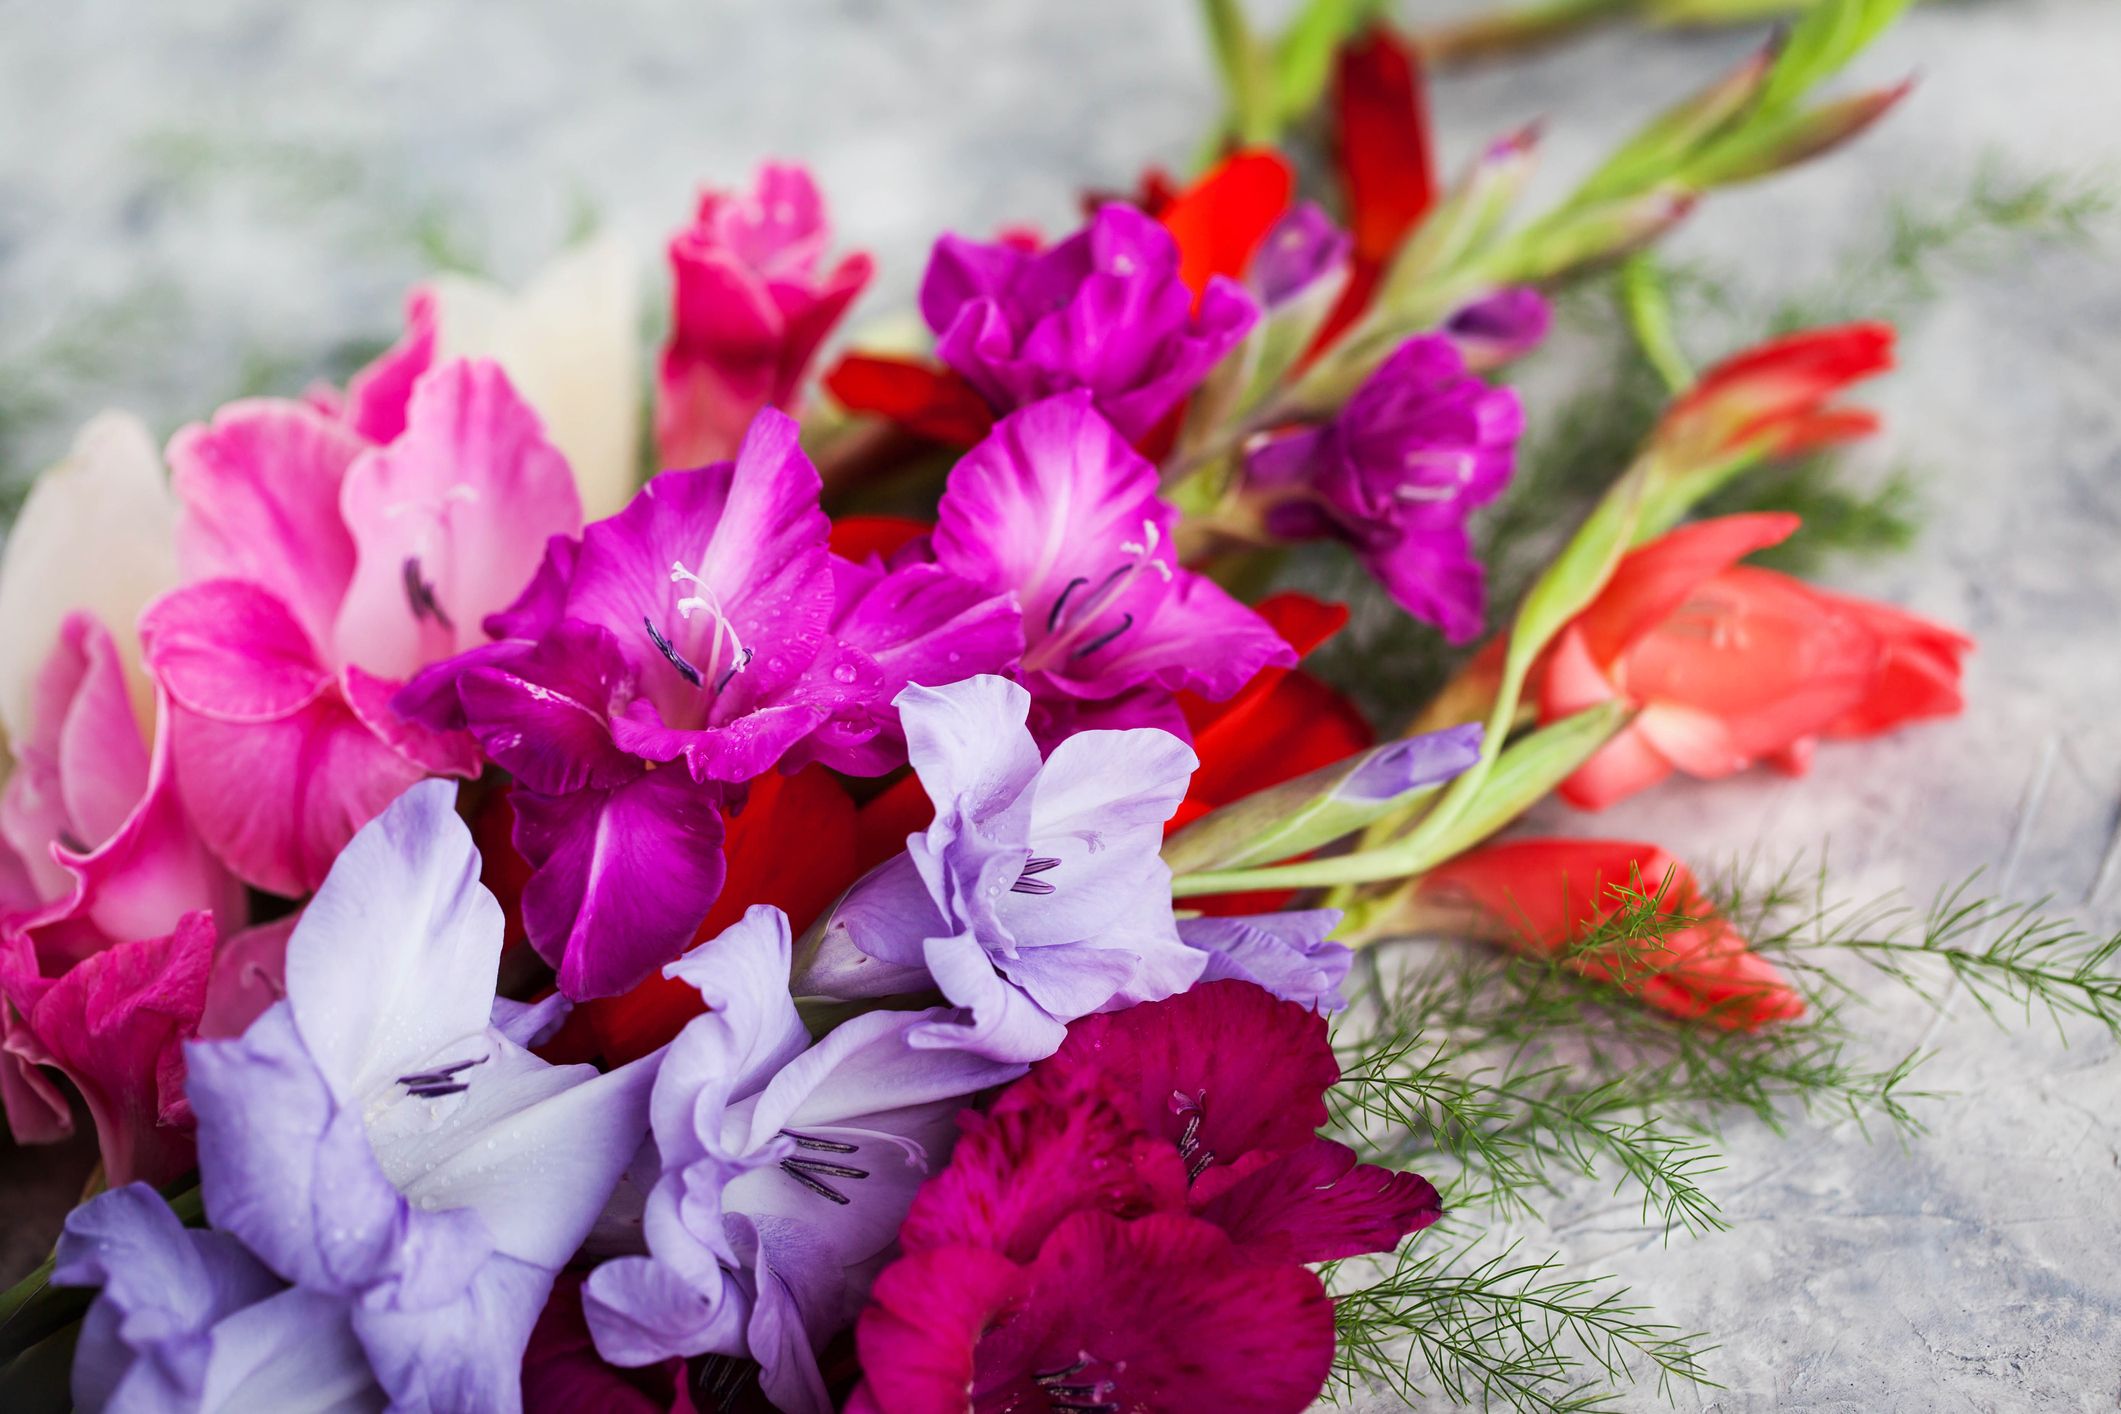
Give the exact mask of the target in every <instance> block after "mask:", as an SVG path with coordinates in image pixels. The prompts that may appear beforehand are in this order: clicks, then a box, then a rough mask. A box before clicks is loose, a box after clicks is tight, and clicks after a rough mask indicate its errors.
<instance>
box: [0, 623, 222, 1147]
mask: <svg viewBox="0 0 2121 1414" xmlns="http://www.w3.org/2000/svg"><path fill="white" fill-rule="evenodd" d="M165 715H166V714H165ZM14 750H15V752H16V754H17V757H18V759H17V761H16V764H15V770H14V773H13V775H11V776H10V777H9V778H8V781H7V786H6V789H5V792H4V793H0V934H4V937H5V942H4V944H0V992H4V993H5V995H6V997H7V999H8V1001H9V1002H11V1003H12V1005H7V1004H0V1051H4V1052H5V1054H4V1055H0V1103H4V1105H5V1108H6V1111H7V1119H8V1125H9V1128H10V1129H12V1130H13V1132H14V1135H15V1138H16V1139H17V1140H18V1141H19V1142H22V1143H44V1142H49V1141H51V1140H54V1139H57V1138H59V1137H61V1136H62V1135H64V1134H66V1133H68V1132H69V1131H70V1130H71V1128H72V1119H71V1116H70V1114H69V1113H68V1107H67V1104H66V1102H65V1100H64V1099H63V1098H62V1097H61V1096H60V1094H59V1093H58V1091H57V1090H55V1089H54V1088H53V1087H52V1085H51V1083H50V1082H49V1081H48V1080H47V1079H46V1078H45V1077H44V1076H43V1075H42V1074H40V1073H39V1072H38V1071H37V1069H36V1067H37V1066H38V1065H40V1064H44V1065H53V1066H57V1067H58V1068H59V1069H61V1070H63V1071H65V1072H66V1074H67V1075H68V1077H69V1078H70V1079H72V1080H73V1081H74V1082H75V1084H76V1086H77V1087H78V1088H79V1089H80V1090H81V1091H82V1093H83V1094H84V1095H85V1096H87V1097H88V1099H89V1101H90V1107H91V1109H92V1111H93V1112H94V1114H95V1116H96V1123H97V1127H98V1129H99V1131H100V1132H101V1133H102V1134H103V1137H104V1144H103V1149H104V1155H105V1166H106V1169H107V1170H108V1171H109V1172H111V1173H113V1174H115V1175H118V1176H117V1177H116V1178H115V1179H114V1181H115V1182H124V1181H127V1180H128V1179H129V1178H131V1177H133V1176H136V1171H135V1169H134V1168H133V1159H132V1155H133V1152H134V1150H135V1149H136V1148H141V1147H144V1148H145V1150H147V1151H149V1153H150V1155H152V1154H153V1153H154V1152H155V1151H157V1150H158V1146H160V1145H161V1144H162V1141H161V1140H160V1139H155V1138H145V1137H143V1136H144V1135H145V1134H146V1131H150V1130H153V1129H154V1128H155V1127H156V1122H157V1121H156V1115H157V1114H158V1113H159V1107H158V1106H157V1105H155V1104H146V1105H144V1107H143V1105H141V1104H138V1103H134V1101H133V1099H132V1098H130V1097H131V1092H132V1091H133V1090H134V1089H136V1088H137V1087H138V1086H141V1085H145V1086H148V1087H150V1089H151V1088H152V1087H153V1086H154V1085H155V1083H156V1069H155V1064H146V1065H145V1068H144V1069H140V1070H128V1069H127V1067H128V1066H129V1065H131V1064H132V1063H133V1062H135V1061H139V1060H140V1059H141V1056H140V1055H138V1054H135V1053H134V1051H132V1050H128V1049H127V1048H126V1046H125V1045H124V1044H123V1043H122V1041H121V1042H118V1043H116V1044H115V1048H113V1045H108V1044H105V1043H106V1042H107V1041H110V1040H111V1038H110V1037H108V1036H105V1035H104V1033H105V1032H108V1031H111V1030H113V1029H117V1030H123V1029H124V1028H125V1026H127V1025H129V1023H128V1022H126V1021H124V1020H123V1019H122V1018H121V1019H114V1017H118V1016H119V1014H129V1013H131V1012H133V1011H138V1010H139V1009H140V1008H141V1007H143V1006H144V1007H147V1008H148V1009H149V1010H153V1009H154V1008H155V1007H156V1006H157V1005H161V1004H160V1003H157V1002H154V1001H152V1000H143V999H142V998H141V997H138V996H135V995H134V994H133V991H132V990H131V988H130V985H129V982H128V979H129V978H131V977H132V976H133V974H134V973H135V972H136V971H137V967H136V966H135V964H131V963H124V962H118V961H112V960H111V959H110V958H109V954H110V953H111V952H112V951H113V950H115V949H117V948H119V947H121V946H127V947H133V946H134V945H135V944H136V943H137V940H141V939H160V940H161V941H160V942H158V943H156V944H155V945H154V946H156V947H161V946H163V944H164V943H168V942H169V940H168V939H167V938H165V937H164V935H167V934H169V933H170V932H171V930H172V929H173V928H175V929H179V930H180V932H182V928H181V926H180V920H183V919H185V918H186V917H187V916H191V915H198V916H200V917H203V916H204V915H205V914H206V913H208V912H211V913H212V914H214V915H215V916H217V917H219V918H223V919H227V920H230V921H231V922H235V921H239V920H240V919H241V918H242V916H243V912H242V910H243V896H242V892H241V890H240V889H239V888H238V887H237V886H236V884H235V881H234V880H233V879H231V878H230V877H229V875H228V873H227V872H226V871H225V870H224V869H222V867H221V866H220V864H219V863H218V862H216V861H215V859H214V858H213V856H212V855H211V854H209V853H208V852H207V850H206V848H205V846H204V845H203V844H201V843H200V841H199V839H198V837H197V835H196V834H194V833H193V831H192V828H191V825H190V822H189V821H188V820H187V819H186V818H185V814H184V809H183V806H182V805H181V804H180V803H179V801H178V798H177V792H176V785H175V781H174V778H173V774H172V771H171V765H170V750H169V738H168V734H167V732H166V731H164V730H158V731H157V733H156V739H155V741H154V743H153V745H152V747H150V745H149V744H148V743H147V742H145V741H143V740H142V739H141V735H140V728H139V725H138V723H137V721H136V720H135V718H134V716H133V712H132V706H131V703H130V701H129V699H128V696H127V690H126V682H125V673H124V669H123V667H122V666H121V663H120V659H119V654H118V651H117V648H116V646H115V644H114V643H113V641H112V638H111V636H110V634H109V633H107V632H105V630H104V628H103V626H102V625H101V624H100V623H98V622H97V621H96V620H95V619H94V618H92V617H91V616H89V615H87V614H85V613H76V614H73V615H71V616H69V617H68V618H67V619H66V620H65V622H64V623H63V624H62V626H61V629H60V635H59V641H58V642H57V643H56V644H55V645H53V648H52V651H51V655H50V657H49V658H48V659H47V660H46V661H45V664H44V667H43V670H42V671H41V672H40V673H39V674H38V675H37V679H36V682H35V687H34V692H33V694H32V698H31V702H30V709H29V717H28V731H27V733H26V734H25V735H24V736H23V737H22V738H21V739H19V740H17V741H16V742H15V743H14ZM194 933H195V935H196V937H203V938H204V940H205V941H204V943H203V947H204V948H205V949H206V951H207V953H208V954H210V953H211V950H212V946H213V933H214V930H213V927H212V925H211V923H210V922H209V923H205V924H203V925H201V928H200V929H199V930H194ZM185 936H186V938H188V939H191V938H194V934H186V935H185ZM170 945H171V946H175V944H170ZM146 946H147V945H146V944H144V943H142V944H138V947H136V948H135V951H138V948H144V947H146ZM129 955H130V954H129ZM203 965H204V964H203V963H202V964H201V966H202V967H203ZM201 975H202V978H203V973H202V974H201ZM55 989H62V990H59V991H58V992H57V1000H52V1001H49V1002H48V1003H47V1002H46V1001H45V1000H44V999H45V998H46V994H47V993H52V992H54V990H55ZM168 1009H169V1008H168V1007H164V1010H168ZM171 1014H172V1015H176V1016H177V1018H178V1022H179V1023H180V1024H181V1026H182V1027H188V1026H189V1025H190V1024H192V1023H195V1022H196V1021H197V1018H198V1006H197V1004H196V1002H194V1001H190V1000H188V994H187V999H186V1000H184V1002H183V1004H182V1005H181V1006H176V1007H175V1010H174V1011H173V1012H172V1013H171ZM84 1028H86V1030H84ZM95 1037H100V1038H101V1039H92V1038H95ZM158 1054H159V1052H158V1050H157V1048H156V1046H152V1045H151V1046H149V1047H148V1053H147V1060H149V1061H155V1060H156V1058H157V1056H158ZM171 1054H174V1052H172V1053H171ZM172 1093H176V1092H174V1091H173V1092H172ZM136 1141H137V1142H136ZM143 1162H144V1163H145V1165H146V1168H153V1167H156V1165H155V1163H154V1162H153V1161H152V1157H150V1159H149V1160H147V1161H143ZM178 1167H179V1168H181V1167H182V1164H179V1165H178ZM139 1171H140V1172H144V1171H145V1168H143V1169H141V1170H139ZM161 1176H162V1177H169V1176H170V1174H168V1173H163V1174H161Z"/></svg>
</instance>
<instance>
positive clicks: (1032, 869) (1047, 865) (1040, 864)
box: [1009, 859, 1060, 894]
mask: <svg viewBox="0 0 2121 1414" xmlns="http://www.w3.org/2000/svg"><path fill="white" fill-rule="evenodd" d="M1058 868H1060V861H1059V860H1058V859H1028V860H1025V861H1024V872H1023V873H1021V874H1019V875H1017V876H1016V882H1015V883H1013V884H1011V885H1010V886H1009V892H1010V893H1012V894H1050V893H1052V892H1053V885H1051V884H1049V883H1047V882H1046V881H1045V880H1044V879H1037V878H1033V877H1032V876H1033V875H1035V874H1043V873H1045V872H1046V871H1047V870H1048V869H1058Z"/></svg>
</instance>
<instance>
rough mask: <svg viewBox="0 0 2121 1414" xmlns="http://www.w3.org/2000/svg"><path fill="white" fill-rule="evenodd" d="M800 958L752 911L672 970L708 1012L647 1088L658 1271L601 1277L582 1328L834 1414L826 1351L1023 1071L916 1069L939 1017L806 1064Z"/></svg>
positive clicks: (652, 1252)
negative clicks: (970, 1115)
mask: <svg viewBox="0 0 2121 1414" xmlns="http://www.w3.org/2000/svg"><path fill="white" fill-rule="evenodd" d="M789 953H790V948H789V940H788V920H787V918H786V916H784V915H783V914H782V913H781V911H780V910H779V909H777V908H770V907H765V906H759V907H754V908H752V909H751V910H750V911H749V912H747V913H746V914H745V915H744V917H743V918H742V920H740V921H739V922H738V923H736V924H735V925H734V926H733V927H731V928H730V929H729V930H728V931H726V932H724V933H723V934H722V935H721V936H720V937H718V938H716V939H715V940H714V941H713V942H711V943H705V944H702V945H701V946H700V947H697V948H694V949H693V950H692V951H691V952H689V953H687V954H686V955H685V956H684V957H683V958H681V959H680V960H678V961H677V962H674V963H672V964H671V965H670V966H669V967H667V968H665V969H664V973H665V975H666V976H669V977H674V978H678V979H680V980H682V981H685V982H688V983H690V984H692V985H693V986H695V987H697V988H699V990H700V993H701V995H702V996H703V997H704V998H705V999H706V1002H707V1005H708V1007H709V1009H710V1010H709V1012H708V1014H707V1015H705V1016H701V1017H698V1018H696V1019H695V1020H693V1021H692V1022H690V1023H689V1024H688V1025H687V1026H686V1027H685V1029H684V1031H682V1032H680V1033H679V1035H678V1038H677V1039H676V1040H675V1041H673V1042H672V1043H671V1045H670V1048H669V1050H668V1052H667V1053H666V1054H665V1055H664V1057H663V1060H662V1066H661V1069H660V1071H659V1072H658V1074H657V1076H656V1081H655V1093H654V1100H653V1103H652V1111H651V1112H652V1115H653V1123H654V1130H655V1147H656V1154H657V1160H658V1163H659V1164H660V1166H661V1171H662V1176H661V1177H660V1178H659V1179H658V1180H657V1182H656V1184H655V1186H654V1188H653V1189H652V1190H651V1191H650V1193H649V1196H648V1202H647V1208H646V1211H645V1213H644V1217H643V1229H644V1232H645V1235H646V1237H647V1241H648V1250H649V1255H647V1256H645V1257H621V1258H618V1259H616V1260H614V1261H611V1262H607V1263H605V1264H604V1265H603V1266H601V1267H599V1268H598V1269H597V1270H596V1271H595V1272H593V1273H591V1274H590V1277H589V1281H588V1283H587V1285H586V1286H584V1288H583V1291H582V1313H583V1316H584V1317H585V1318H586V1320H587V1322H588V1325H589V1330H590V1334H591V1336H592V1337H593V1338H594V1339H595V1341H596V1346H597V1350H598V1353H600V1354H601V1355H602V1356H603V1357H604V1358H605V1359H607V1360H610V1361H613V1362H615V1363H617V1364H621V1365H646V1364H652V1363H655V1362H658V1361H661V1360H664V1359H667V1358H669V1357H670V1356H673V1355H684V1356H690V1355H699V1354H703V1353H707V1352H715V1353H719V1354H725V1355H749V1356H750V1357H751V1358H753V1359H755V1360H757V1361H758V1362H759V1364H760V1365H761V1366H762V1367H763V1374H762V1376H761V1386H762V1388H763V1389H764V1390H765V1393H766V1396H767V1397H768V1398H769V1399H771V1400H772V1401H773V1403H774V1405H775V1406H776V1407H777V1408H780V1409H784V1410H788V1411H791V1414H830V1411H831V1409H832V1402H831V1399H830V1398H829V1397H828V1395H827V1394H826V1391H825V1384H824V1380H823V1378H822V1376H821V1375H820V1374H819V1372H818V1365H817V1355H816V1350H817V1348H818V1347H819V1346H820V1345H822V1344H823V1343H824V1342H825V1341H826V1340H827V1339H829V1338H830V1337H831V1336H832V1335H833V1334H834V1333H835V1332H836V1331H839V1330H841V1329H844V1328H845V1327H846V1326H847V1325H849V1324H851V1323H852V1321H853V1319H854V1316H855V1313H856V1312H857V1311H858V1310H859V1309H860V1306H861V1302H862V1299H863V1297H864V1295H865V1294H866V1287H867V1280H866V1277H867V1274H868V1273H869V1272H871V1271H873V1270H874V1263H875V1261H876V1259H878V1258H879V1257H881V1256H882V1254H883V1253H884V1252H885V1250H886V1249H888V1248H889V1247H890V1246H891V1245H892V1243H893V1242H894V1241H895V1240H896V1237H897V1234H898V1227H899V1223H900V1222H901V1221H902V1220H903V1219H904V1218H905V1215H906V1209H907V1207H908V1206H909V1205H910V1204H911V1203H912V1201H913V1194H914V1190H915V1189H917V1188H918V1187H919V1186H920V1184H921V1182H922V1180H923V1179H925V1178H926V1177H927V1176H928V1174H929V1173H930V1172H932V1171H933V1170H934V1169H936V1168H938V1167H940V1166H941V1161H942V1159H943V1157H944V1153H943V1151H944V1150H945V1149H947V1148H948V1146H949V1144H950V1142H951V1140H952V1138H953V1137H954V1135H955V1132H956V1126H955V1123H954V1120H955V1117H956V1114H957V1111H958V1109H959V1107H960V1104H961V1102H962V1100H963V1097H965V1096H966V1095H969V1094H972V1093H973V1092H975V1091H978V1090H984V1089H986V1088H988V1087H990V1086H994V1085H1000V1084H1003V1083H1006V1082H1007V1081H1010V1080H1013V1079H1015V1078H1016V1077H1017V1076H1019V1075H1021V1074H1022V1073H1023V1070H1024V1067H1022V1066H1020V1065H1009V1064H1003V1063H999V1062H996V1061H991V1060H987V1059H984V1058H982V1057H979V1056H976V1055H972V1054H970V1053H968V1052H963V1051H935V1050H921V1049H916V1048H915V1047H914V1046H913V1045H911V1044H910V1040H911V1037H912V1035H913V1033H914V1032H915V1031H916V1030H918V1029H919V1028H921V1027H924V1026H928V1025H931V1024H933V1022H934V1019H935V1018H936V1017H938V1016H939V1015H940V1014H941V1013H939V1012H892V1011H882V1012H871V1013H869V1014H867V1015H865V1016H859V1017H856V1018H854V1019H853V1020H851V1021H847V1022H844V1023H842V1024H841V1025H840V1026H838V1027H837V1028H835V1029H834V1030H833V1031H832V1032H831V1033H830V1034H829V1035H827V1036H826V1037H825V1039H824V1040H822V1041H819V1042H818V1043H817V1044H816V1045H812V1044H811V1043H810V1033H809V1032H808V1031H807V1030H806V1029H805V1028H804V1025H803V1022H802V1018H801V1017H799V1016H798V1015H797V1014H796V1010H795V1003H794V1002H793V1001H792V1000H791V999H790V997H789V992H788V965H789Z"/></svg>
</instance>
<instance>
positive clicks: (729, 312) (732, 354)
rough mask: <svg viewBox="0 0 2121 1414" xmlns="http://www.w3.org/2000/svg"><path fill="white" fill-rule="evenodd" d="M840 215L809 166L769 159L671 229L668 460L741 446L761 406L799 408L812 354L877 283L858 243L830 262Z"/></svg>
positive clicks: (660, 437)
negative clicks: (829, 216)
mask: <svg viewBox="0 0 2121 1414" xmlns="http://www.w3.org/2000/svg"><path fill="white" fill-rule="evenodd" d="M830 239H831V227H830V226H829V225H828V223H827V221H826V216H825V200H824V197H823V196H821V195H820V194H819V192H818V189H817V183H816V182H815V181H814V180H813V179H812V178H811V175H810V173H809V172H808V171H807V170H806V169H804V168H803V167H800V166H795V165H792V164H782V163H767V164H766V165H764V166H762V167H761V168H760V169H759V174H758V177H757V179H756V181H754V183H753V185H752V189H751V190H750V191H748V192H712V191H711V192H706V193H704V194H702V195H701V197H700V205H699V211H698V214H697V215H695V216H694V218H693V221H692V224H691V225H690V226H688V227H686V228H685V229H684V230H682V231H680V232H678V233H677V234H676V235H675V236H673V237H671V239H670V272H671V276H672V279H673V282H674V288H673V290H672V294H671V330H670V342H669V344H668V345H666V346H665V347H664V349H663V364H662V376H661V381H660V383H659V385H658V387H657V390H656V414H655V434H656V450H657V453H658V454H659V456H660V457H661V461H662V465H664V466H666V467H694V466H705V465H706V464H707V463H709V462H716V461H722V460H724V459H726V458H728V457H731V456H734V455H735V454H736V449H737V446H738V444H740V443H741V442H742V441H743V439H744V432H745V429H747V428H748V427H750V426H751V420H752V418H753V417H755V416H756V415H757V414H758V412H759V411H760V409H762V408H768V407H775V408H780V409H781V410H783V411H785V412H793V411H795V402H796V394H797V390H798V389H799V388H800V386H801V384H802V381H803V375H804V373H805V372H806V371H807V370H808V368H809V366H810V360H811V359H812V357H814V356H815V355H816V353H817V350H818V345H820V344H821V343H823V342H824V340H825V336H826V335H827V334H829V333H831V332H832V326H833V325H835V324H837V323H838V322H839V320H840V316H841V315H843V314H845V313H846V312H847V306H848V305H849V304H851V303H852V302H853V301H854V297H855V296H856V295H858V294H860V293H861V292H862V287H863V286H864V285H866V284H868V283H869V276H870V272H871V269H872V265H871V262H870V259H869V257H868V256H867V255H866V254H863V253H861V252H856V253H855V254H852V255H849V256H846V257H845V258H843V259H842V260H840V261H839V263H838V264H836V265H834V266H832V267H831V268H830V269H829V270H827V269H824V268H822V266H823V264H824V259H825V247H826V245H827V243H828V242H829V241H830Z"/></svg>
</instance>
